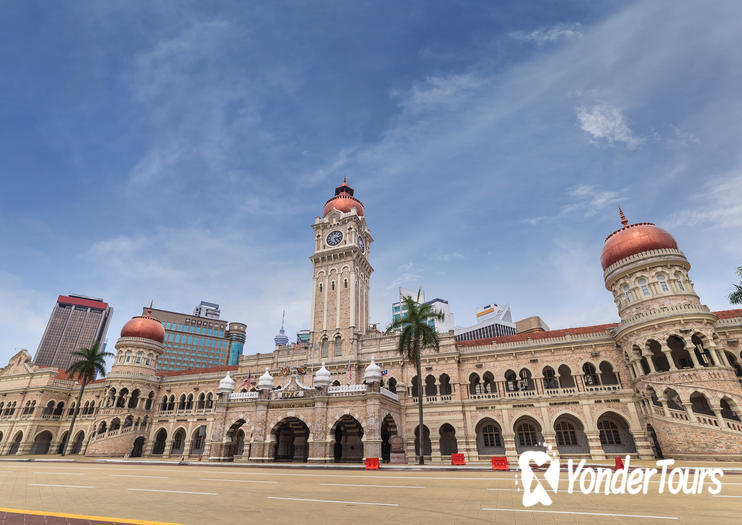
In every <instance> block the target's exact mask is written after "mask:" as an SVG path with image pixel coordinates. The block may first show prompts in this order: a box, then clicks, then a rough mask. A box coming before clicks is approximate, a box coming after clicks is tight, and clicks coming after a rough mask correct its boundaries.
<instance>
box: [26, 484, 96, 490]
mask: <svg viewBox="0 0 742 525" xmlns="http://www.w3.org/2000/svg"><path fill="white" fill-rule="evenodd" d="M28 486H29V487H65V488H68V489H92V488H93V487H91V486H89V485H54V484H52V483H29V484H28Z"/></svg>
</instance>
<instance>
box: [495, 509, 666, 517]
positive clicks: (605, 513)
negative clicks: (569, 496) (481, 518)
mask: <svg viewBox="0 0 742 525" xmlns="http://www.w3.org/2000/svg"><path fill="white" fill-rule="evenodd" d="M482 510H494V511H500V512H538V513H540V514H580V515H582V516H609V517H613V518H647V519H655V520H676V519H678V518H676V517H675V516H651V515H646V514H610V513H607V512H578V511H574V510H530V509H497V508H483V509H482Z"/></svg>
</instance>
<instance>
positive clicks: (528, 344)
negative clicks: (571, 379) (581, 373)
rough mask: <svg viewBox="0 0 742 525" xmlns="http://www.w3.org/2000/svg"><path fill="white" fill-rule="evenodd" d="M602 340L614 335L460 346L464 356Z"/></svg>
mask: <svg viewBox="0 0 742 525" xmlns="http://www.w3.org/2000/svg"><path fill="white" fill-rule="evenodd" d="M601 339H604V340H605V339H612V335H611V333H610V331H609V330H605V331H604V332H591V333H587V334H574V335H572V334H567V335H563V336H559V337H545V338H543V339H530V338H529V339H526V340H524V341H513V342H509V343H496V342H494V341H492V342H488V343H484V344H482V345H479V346H473V345H466V346H460V347H459V351H460V352H461V353H462V354H467V353H473V352H478V351H482V350H489V349H492V350H502V351H509V350H522V349H530V348H534V347H543V346H554V345H558V344H567V343H589V342H593V341H598V340H601Z"/></svg>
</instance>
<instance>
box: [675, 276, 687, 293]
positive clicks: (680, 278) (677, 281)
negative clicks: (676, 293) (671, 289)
mask: <svg viewBox="0 0 742 525" xmlns="http://www.w3.org/2000/svg"><path fill="white" fill-rule="evenodd" d="M675 284H677V285H678V290H680V291H681V292H684V291H685V286H683V275H682V274H681V273H680V272H675Z"/></svg>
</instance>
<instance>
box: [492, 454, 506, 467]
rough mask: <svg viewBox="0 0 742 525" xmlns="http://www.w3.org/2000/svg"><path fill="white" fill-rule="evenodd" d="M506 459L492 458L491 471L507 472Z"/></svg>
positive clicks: (500, 457)
mask: <svg viewBox="0 0 742 525" xmlns="http://www.w3.org/2000/svg"><path fill="white" fill-rule="evenodd" d="M508 468H509V467H508V458H506V457H505V456H498V457H494V458H492V470H508Z"/></svg>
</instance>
